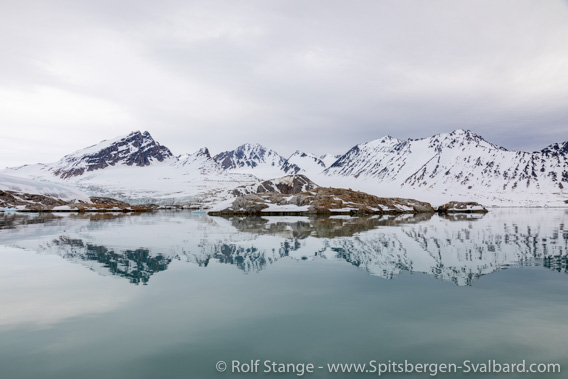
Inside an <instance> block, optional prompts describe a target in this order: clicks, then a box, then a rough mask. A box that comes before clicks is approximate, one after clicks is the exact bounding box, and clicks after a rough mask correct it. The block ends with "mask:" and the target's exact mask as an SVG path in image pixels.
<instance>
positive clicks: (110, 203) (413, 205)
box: [0, 175, 487, 216]
mask: <svg viewBox="0 0 568 379" xmlns="http://www.w3.org/2000/svg"><path fill="white" fill-rule="evenodd" d="M306 179H307V178H306ZM295 180H298V181H299V184H298V183H295ZM308 181H309V179H308ZM296 184H298V185H296ZM268 188H270V187H268V186H267V185H262V186H259V187H258V189H257V188H255V189H252V191H251V189H248V188H238V189H237V190H238V191H237V190H235V194H237V193H238V195H237V197H235V198H231V199H228V200H226V201H224V202H221V203H219V204H217V205H216V206H215V207H213V208H212V209H207V210H200V211H203V212H206V213H207V214H209V215H210V216H334V215H346V216H369V215H389V214H390V215H396V214H418V213H435V212H438V213H441V214H451V213H486V212H487V209H485V208H484V207H483V206H482V205H480V204H478V203H475V202H456V201H452V202H449V203H446V204H444V205H441V206H439V207H437V208H434V207H433V206H432V205H431V204H430V203H427V202H423V201H418V200H415V199H403V198H386V197H379V196H375V195H370V194H368V193H364V192H359V191H354V190H352V189H343V188H332V187H328V188H325V187H317V186H315V187H314V186H313V185H312V183H311V182H307V181H305V180H304V179H303V178H302V176H301V175H299V176H294V179H293V181H291V182H290V183H285V184H282V183H280V184H279V187H278V191H280V192H268V191H267V190H268ZM247 192H249V193H247ZM161 209H185V208H184V207H181V206H160V205H157V204H143V205H131V204H129V203H126V202H123V201H120V200H116V199H112V198H109V197H96V196H93V197H90V198H89V201H88V202H87V201H84V200H73V201H65V200H62V199H59V198H56V197H51V196H47V195H39V194H29V193H22V192H15V191H0V210H3V211H4V212H152V211H155V210H161Z"/></svg>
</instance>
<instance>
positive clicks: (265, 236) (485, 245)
mask: <svg viewBox="0 0 568 379" xmlns="http://www.w3.org/2000/svg"><path fill="white" fill-rule="evenodd" d="M566 219H568V215H567V214H566V212H565V211H564V210H559V209H540V210H538V209H499V210H494V211H493V212H491V213H489V214H487V215H485V216H478V215H452V216H446V217H441V216H438V215H429V214H422V215H418V216H412V215H403V216H399V217H369V218H349V217H331V218H307V217H268V218H232V219H223V218H211V217H208V216H195V215H191V214H189V213H186V212H161V213H154V214H142V215H132V216H128V215H122V214H120V215H114V216H113V215H54V214H47V215H42V216H40V217H30V216H23V215H14V214H10V215H4V216H3V218H0V244H2V245H11V246H17V247H22V248H26V249H31V250H35V251H38V252H42V253H54V254H58V255H60V256H62V257H63V258H65V259H67V260H70V261H74V262H78V263H80V264H82V265H85V266H87V267H89V268H90V269H92V270H94V271H97V272H99V273H101V274H103V275H108V274H112V275H118V276H121V277H125V278H127V279H129V280H130V281H131V282H132V283H144V284H145V283H147V282H148V280H149V278H150V276H152V275H153V274H155V273H157V272H160V271H164V270H166V269H167V268H168V265H169V264H170V263H171V262H172V261H174V260H178V261H184V262H191V263H195V264H198V265H199V266H202V267H207V266H208V265H209V264H210V263H211V262H212V261H214V262H219V263H226V264H231V265H235V266H237V267H238V268H239V269H241V270H243V271H245V272H258V271H260V270H263V269H265V268H266V267H268V266H269V265H270V264H272V263H274V262H276V261H277V260H279V259H281V258H284V257H289V258H291V259H298V260H314V259H329V260H340V261H346V262H349V263H350V264H352V265H354V266H356V267H359V268H360V269H362V270H364V271H367V272H368V273H370V274H372V275H376V276H381V277H384V278H388V279H391V278H393V277H395V276H396V275H398V274H400V273H402V272H404V271H407V272H421V273H427V274H429V275H431V276H433V277H435V278H439V279H443V280H451V281H453V282H454V283H456V284H458V285H471V284H472V282H473V280H474V279H476V278H479V277H480V276H482V275H486V274H489V273H491V272H494V271H497V270H500V269H502V268H506V267H508V266H511V265H526V264H541V262H542V265H543V266H544V267H547V268H550V269H553V270H556V271H562V272H567V258H566V252H567V248H568V230H564V225H565V220H566Z"/></svg>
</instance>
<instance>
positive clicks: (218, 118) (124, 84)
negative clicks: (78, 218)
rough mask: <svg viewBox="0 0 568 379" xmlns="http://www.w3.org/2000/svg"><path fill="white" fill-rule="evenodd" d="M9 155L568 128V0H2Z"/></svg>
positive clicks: (539, 135)
mask: <svg viewBox="0 0 568 379" xmlns="http://www.w3.org/2000/svg"><path fill="white" fill-rule="evenodd" d="M0 44H1V45H0V46H1V50H0V130H1V132H0V167H3V166H12V165H18V164H23V163H34V162H51V161H55V160H57V159H59V158H60V157H61V156H63V155H65V154H67V153H70V152H72V151H74V150H77V149H79V148H82V147H85V146H87V145H91V144H94V143H97V142H99V141H100V140H103V139H110V138H113V137H116V136H118V135H122V134H126V133H128V132H130V131H132V130H148V131H150V133H151V134H152V135H153V136H154V138H155V139H156V140H158V141H159V142H160V143H162V144H164V145H166V146H168V147H169V148H170V149H171V150H172V151H173V152H174V154H181V153H187V152H194V151H196V150H197V149H199V148H200V147H203V146H207V147H208V148H209V149H210V150H211V152H212V153H218V152H220V151H223V150H229V149H232V148H234V147H236V146H237V145H239V144H241V143H244V142H259V143H262V144H263V145H265V146H267V147H269V148H273V149H275V150H276V151H278V152H280V153H281V154H282V155H289V154H291V153H292V152H294V151H295V150H296V149H300V150H304V151H309V152H313V153H317V154H323V153H326V152H332V153H344V152H345V151H346V150H347V149H349V148H350V147H351V146H353V145H355V144H357V143H360V142H365V141H369V140H372V139H376V138H380V137H382V136H384V135H386V134H389V135H392V136H395V137H398V138H419V137H426V136H429V135H432V134H435V133H440V132H448V131H451V130H453V129H457V128H463V129H471V130H473V131H474V132H476V133H479V134H481V135H482V136H483V137H485V138H486V139H487V140H489V141H491V142H494V143H497V144H500V145H502V146H504V147H506V148H508V149H519V150H529V151H532V150H536V149H540V148H542V147H544V146H546V145H548V144H550V143H552V142H561V141H566V140H568V49H567V48H566V47H567V46H568V3H567V2H566V1H561V0H558V1H556V0H547V1H542V0H532V1H528V0H511V1H508V0H490V1H486V0H475V1H474V0H471V1H455V0H445V1H422V0H416V1H413V0H403V1H400V0H390V1H356V2H353V1H346V0H344V1H333V0H331V1H330V0H326V1H323V0H321V1H316V0H314V1H293V0H286V1H266V0H259V1H246V0H243V1H229V0H225V1H215V0H208V1H159V2H157V1H147V0H142V1H140V0H138V1H116V0H114V1H81V2H79V1H25V0H24V1H13V2H8V1H3V2H2V3H1V4H0Z"/></svg>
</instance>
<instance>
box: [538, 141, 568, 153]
mask: <svg viewBox="0 0 568 379" xmlns="http://www.w3.org/2000/svg"><path fill="white" fill-rule="evenodd" d="M540 152H541V153H543V154H545V155H550V156H556V155H565V154H568V141H566V142H562V143H553V144H552V145H548V146H547V147H545V148H544V149H542V150H541V151H540Z"/></svg>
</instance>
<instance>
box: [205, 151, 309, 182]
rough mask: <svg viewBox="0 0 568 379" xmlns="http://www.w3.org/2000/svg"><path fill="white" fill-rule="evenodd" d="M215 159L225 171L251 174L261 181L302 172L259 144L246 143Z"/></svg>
mask: <svg viewBox="0 0 568 379" xmlns="http://www.w3.org/2000/svg"><path fill="white" fill-rule="evenodd" d="M213 159H214V160H215V162H217V163H219V164H220V165H221V167H222V168H223V169H225V170H235V171H237V172H246V173H251V174H253V175H255V176H257V177H259V178H261V179H270V178H275V177H279V176H283V175H286V174H297V173H298V172H299V171H301V169H300V167H298V166H296V165H295V164H291V163H289V162H288V161H287V160H286V159H285V158H284V157H282V156H281V155H280V154H278V153H277V152H275V151H274V150H270V149H267V148H265V147H264V146H262V145H260V144H258V143H254V144H250V143H245V144H244V145H241V146H239V147H237V148H236V149H235V150H230V151H224V152H222V153H219V154H217V155H215V157H213Z"/></svg>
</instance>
